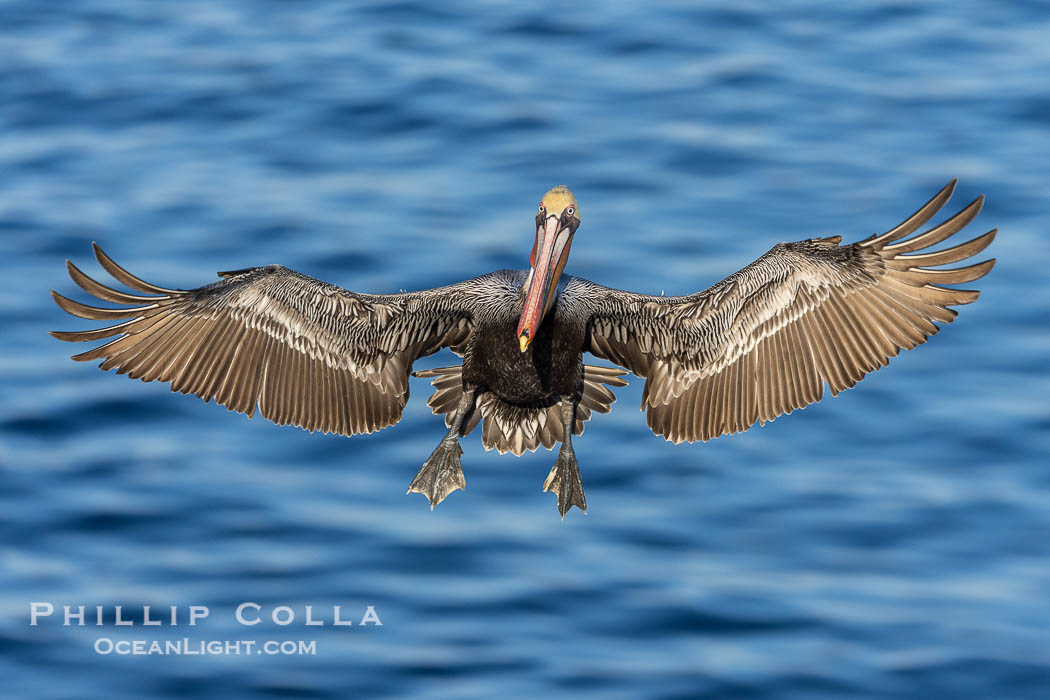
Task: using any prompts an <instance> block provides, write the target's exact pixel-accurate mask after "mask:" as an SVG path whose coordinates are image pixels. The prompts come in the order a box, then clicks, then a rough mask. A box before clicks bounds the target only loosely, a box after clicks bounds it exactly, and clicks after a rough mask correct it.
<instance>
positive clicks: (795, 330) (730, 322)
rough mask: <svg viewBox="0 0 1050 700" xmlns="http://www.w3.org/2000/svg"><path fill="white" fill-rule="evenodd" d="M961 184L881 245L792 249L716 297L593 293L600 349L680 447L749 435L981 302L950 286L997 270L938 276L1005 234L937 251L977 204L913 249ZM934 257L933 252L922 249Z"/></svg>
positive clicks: (820, 241) (714, 292) (752, 268)
mask: <svg viewBox="0 0 1050 700" xmlns="http://www.w3.org/2000/svg"><path fill="white" fill-rule="evenodd" d="M954 186H955V181H954V180H953V181H952V182H951V183H949V184H948V185H947V186H946V187H945V188H944V189H943V190H941V191H940V192H939V193H938V194H937V195H935V196H934V197H933V198H932V199H931V200H930V201H929V202H927V203H926V204H925V205H924V206H923V207H922V208H920V209H919V210H918V211H917V212H915V214H913V215H912V216H911V217H909V218H908V219H906V220H905V221H904V222H902V223H901V224H900V225H898V226H897V227H895V228H894V229H892V230H891V231H888V232H887V233H884V234H882V235H880V236H871V237H869V238H868V239H866V240H863V241H860V242H858V243H854V244H852V245H845V246H843V245H839V243H840V241H841V240H842V238H841V236H833V237H830V238H817V239H810V240H806V241H799V242H796V243H781V244H779V245H777V246H775V247H774V248H773V249H772V250H770V251H769V252H768V253H766V254H765V255H763V256H762V257H761V258H759V259H758V260H756V261H755V262H754V263H752V264H751V265H749V266H747V267H745V268H744V269H743V270H740V271H739V272H737V273H735V274H733V275H731V276H729V277H728V278H726V279H725V280H723V281H721V282H719V283H718V284H716V285H714V286H713V287H711V288H710V289H708V290H706V291H703V292H700V293H698V294H693V295H689V296H683V297H657V296H643V295H639V294H632V293H630V292H622V291H619V290H613V289H607V288H605V287H599V286H598V285H594V284H593V283H590V282H586V281H585V280H578V279H575V280H574V284H584V285H589V287H588V288H587V289H581V290H579V296H581V297H584V298H589V299H591V300H593V301H592V305H593V307H592V308H593V311H592V315H591V325H590V338H589V340H590V347H589V348H588V349H589V350H590V352H592V353H593V354H595V355H597V356H598V357H604V358H606V359H609V360H611V361H613V362H615V363H617V364H620V365H622V366H624V367H627V368H628V369H630V370H631V371H632V372H634V373H635V374H637V375H639V376H642V377H646V378H647V380H646V383H645V391H644V398H643V407H644V408H646V409H647V410H648V415H647V420H648V423H649V427H651V428H652V429H653V431H654V432H655V433H657V434H658V435H663V436H665V437H666V438H667V439H668V440H671V441H673V442H676V443H677V442H681V441H683V440H685V441H694V440H707V439H710V438H714V437H718V436H719V435H723V434H725V433H736V432H740V431H743V430H746V429H747V428H748V427H750V426H751V425H752V424H754V422H755V421H762V422H765V421H768V420H773V419H774V418H776V417H777V416H779V415H781V414H784V413H789V412H791V411H792V410H794V409H796V408H801V407H803V406H807V405H809V404H811V403H813V402H814V401H817V400H819V399H820V397H821V395H822V394H823V391H824V384H827V385H828V387H829V388H830V389H831V392H832V394H837V393H838V392H840V391H842V390H843V389H846V388H849V387H852V386H853V385H854V384H856V383H857V382H858V381H860V379H861V378H863V377H864V375H865V374H867V373H868V372H871V371H872V370H875V369H878V368H879V367H882V366H884V365H886V364H887V363H888V361H889V358H891V357H894V356H896V355H897V353H898V352H899V351H900V350H901V349H902V348H903V349H910V348H913V347H915V346H916V345H918V344H920V343H923V342H925V341H926V338H927V337H929V336H931V335H933V334H934V333H936V332H937V331H938V327H937V326H935V325H934V323H933V322H934V321H937V322H941V323H950V322H951V321H952V320H953V319H954V318H955V315H956V313H955V311H953V310H951V309H949V308H947V307H949V306H956V305H960V304H969V303H970V302H972V301H974V300H976V299H977V296H978V292H976V291H968V290H959V289H952V288H948V287H943V286H941V285H944V284H957V283H961V282H970V281H972V280H976V279H978V278H980V277H983V276H984V275H985V274H987V273H988V271H989V270H990V269H991V268H992V266H993V265H994V264H995V261H994V260H986V261H984V262H980V263H977V264H973V265H969V266H967V267H959V268H954V269H948V270H944V269H931V267H936V266H939V265H945V264H948V263H954V262H958V261H960V260H964V259H966V258H969V257H971V256H973V255H976V254H977V253H979V252H980V251H982V250H984V248H986V247H987V246H988V245H989V244H990V243H991V242H992V239H993V238H994V237H995V230H992V231H989V232H988V233H986V234H984V235H982V236H979V237H977V238H975V239H973V240H971V241H968V242H966V243H962V244H960V245H956V246H954V247H951V248H947V249H945V250H940V251H937V252H925V251H926V249H927V248H929V247H930V246H934V245H936V244H938V243H940V242H942V241H944V240H946V239H948V238H949V237H951V236H953V235H954V234H956V233H958V232H959V231H960V230H961V229H962V228H963V227H965V226H966V225H967V224H968V223H970V221H971V220H973V218H974V217H975V216H976V215H977V213H978V212H979V211H980V209H981V204H982V202H983V197H979V198H978V199H977V200H975V201H974V202H973V203H971V204H970V205H969V206H967V207H966V208H964V209H963V210H962V211H960V212H959V213H958V214H956V215H955V216H953V217H951V218H950V219H948V220H946V221H945V222H943V223H941V224H940V225H938V226H935V227H933V228H931V229H930V230H928V231H926V232H925V233H922V234H920V235H918V236H914V237H912V238H910V239H907V240H901V239H903V238H905V237H906V236H908V235H910V234H911V233H913V232H914V231H916V230H917V229H918V228H919V227H921V226H922V225H923V224H925V223H926V222H927V221H928V220H929V219H930V218H931V217H932V216H933V215H934V214H935V213H936V212H937V211H938V210H939V209H940V208H941V207H942V206H943V205H944V203H945V202H947V201H948V199H949V197H951V194H952V191H953V189H954ZM917 251H923V252H921V253H920V252H917Z"/></svg>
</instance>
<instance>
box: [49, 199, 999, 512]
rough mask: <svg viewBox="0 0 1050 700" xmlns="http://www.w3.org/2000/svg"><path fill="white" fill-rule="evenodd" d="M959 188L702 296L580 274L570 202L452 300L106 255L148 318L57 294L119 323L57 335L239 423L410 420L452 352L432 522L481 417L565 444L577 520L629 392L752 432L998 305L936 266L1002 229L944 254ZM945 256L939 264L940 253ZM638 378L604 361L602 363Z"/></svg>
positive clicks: (429, 479)
mask: <svg viewBox="0 0 1050 700" xmlns="http://www.w3.org/2000/svg"><path fill="white" fill-rule="evenodd" d="M954 188H955V181H954V180H953V181H952V182H951V183H949V184H948V185H947V186H946V187H944V189H942V190H941V191H940V192H938V193H937V194H936V195H935V196H934V197H933V198H932V199H930V201H929V202H927V203H926V204H924V205H923V206H922V207H921V208H920V209H919V210H918V211H916V212H915V213H914V214H912V215H911V216H910V217H908V218H907V219H905V220H904V221H903V222H902V223H901V224H899V225H897V226H896V227H894V228H893V229H891V230H889V231H887V232H886V233H883V234H882V235H872V236H870V237H868V238H866V239H864V240H862V241H859V242H857V243H853V244H851V245H839V243H840V242H841V240H842V237H841V236H831V237H827V238H810V239H808V240H804V241H798V242H795V243H780V244H778V245H776V246H774V247H773V249H772V250H770V251H769V252H768V253H766V254H765V255H763V256H762V257H760V258H759V259H758V260H756V261H755V262H753V263H752V264H750V265H748V266H747V267H745V268H744V269H742V270H740V271H739V272H736V273H734V274H732V275H730V276H729V277H727V278H726V279H724V280H722V281H721V282H719V283H717V284H715V285H714V286H712V287H711V288H709V289H707V290H705V291H702V292H697V293H695V294H690V295H688V296H676V297H665V296H652V295H646V294H634V293H632V292H624V291H620V290H617V289H610V288H608V287H603V286H600V285H597V284H595V283H593V282H589V281H587V280H585V279H581V278H579V277H572V276H569V275H563V274H562V270H563V269H564V268H565V262H566V259H567V258H568V255H569V247H570V245H571V244H572V239H573V236H574V235H575V233H576V230H577V228H578V227H579V225H580V208H579V204H578V203H577V202H576V197H575V196H574V195H573V193H572V192H570V191H569V189H568V188H567V187H565V186H558V187H555V188H553V189H551V190H550V191H548V192H547V193H546V194H545V195H544V196H543V199H542V201H541V202H540V205H539V211H538V212H537V213H536V227H535V230H536V235H535V241H534V243H533V246H532V257H531V260H530V262H531V267H530V269H529V270H500V271H498V272H493V273H490V274H487V275H483V276H481V277H475V278H474V279H471V280H467V281H466V282H460V283H458V284H453V285H450V286H448V287H441V288H439V289H431V290H427V291H422V292H408V293H401V294H389V295H384V294H361V293H358V292H351V291H347V290H345V289H342V288H340V287H337V286H334V285H331V284H327V283H325V282H321V281H320V280H316V279H313V278H312V277H307V276H306V275H302V274H300V273H298V272H294V271H292V270H289V269H286V268H284V267H281V266H280V265H270V266H268V267H254V268H248V269H244V270H236V271H232V272H220V273H219V276H220V277H221V278H222V280H221V281H219V282H215V283H213V284H209V285H207V286H204V287H200V288H198V289H191V290H182V289H167V288H164V287H158V286H156V285H154V284H150V283H148V282H145V281H143V280H141V279H139V278H138V277H135V276H134V275H132V274H131V273H129V272H127V271H126V270H124V269H123V268H122V267H120V266H118V265H117V264H116V263H115V262H113V260H111V259H110V258H109V256H107V255H106V254H105V253H103V252H102V250H101V249H100V248H99V247H98V246H97V245H95V246H94V250H95V256H96V258H97V259H98V262H99V263H100V264H101V265H102V267H103V268H105V269H106V270H107V271H108V272H109V273H110V274H111V275H112V276H113V277H114V278H116V279H117V280H118V281H120V282H122V283H123V284H125V285H126V286H128V287H129V288H131V289H133V290H135V291H136V292H140V293H136V294H132V293H128V292H123V291H118V290H115V289H112V288H110V287H107V286H104V285H102V284H100V283H99V282H96V281H95V280H93V279H91V278H90V277H88V276H87V275H85V274H84V273H83V272H81V271H80V270H79V269H78V268H77V267H76V266H74V265H73V264H72V263H71V262H68V261H67V267H68V269H69V274H70V276H71V277H72V278H73V281H74V282H76V283H77V284H78V285H79V286H80V287H82V288H83V289H84V290H86V291H87V292H88V293H90V294H92V295H94V296H96V297H98V298H99V299H102V300H104V301H108V302H113V303H116V304H124V305H133V306H131V307H130V308H97V307H93V306H86V305H84V304H81V303H79V302H76V301H73V300H71V299H67V298H66V297H64V296H62V295H60V294H57V293H55V292H52V295H53V296H54V298H55V301H56V302H57V303H58V305H59V306H60V307H62V308H63V309H64V310H66V311H68V312H69V313H71V314H73V315H75V316H80V317H82V318H88V319H96V320H102V321H117V320H119V321H120V322H119V323H116V324H115V325H109V326H107V327H105V328H100V329H98V330H88V331H74V332H54V333H53V335H54V336H55V337H57V338H60V339H61V340H69V341H84V340H99V339H102V338H110V337H113V336H116V338H115V339H114V340H111V341H109V342H108V343H106V344H104V345H102V346H100V347H97V348H95V349H93V350H89V351H87V352H84V353H81V354H79V355H75V356H74V357H73V359H74V360H84V361H87V360H102V363H101V364H100V367H101V368H102V369H103V370H109V369H116V370H117V373H118V374H127V375H128V376H130V377H134V378H138V379H142V380H143V381H153V380H160V381H164V382H169V383H170V384H171V388H172V390H173V391H179V392H182V393H184V394H186V393H192V394H196V395H197V396H199V397H201V398H203V399H204V400H205V401H208V400H211V399H215V401H216V403H219V404H222V405H224V406H226V407H227V408H228V409H229V410H231V411H237V412H239V413H245V414H247V415H248V416H252V415H253V414H254V412H255V410H256V408H258V409H259V411H260V412H261V413H262V415H263V416H265V417H266V418H268V419H270V420H272V421H274V422H275V423H279V424H288V423H291V424H293V425H297V426H299V427H301V428H305V429H306V430H310V431H313V430H321V431H324V432H326V433H329V432H334V433H340V434H342V435H354V434H356V433H367V432H372V431H374V430H379V429H380V428H384V427H386V426H389V425H393V424H394V423H396V422H397V421H398V420H399V419H400V418H401V411H402V409H403V408H404V406H405V402H406V401H407V400H408V384H409V382H408V380H409V376H410V372H411V369H412V363H413V362H415V360H416V359H417V358H419V357H422V356H424V355H430V354H432V353H434V352H437V351H438V350H439V349H441V348H445V347H448V348H451V349H452V351H453V352H454V353H456V354H457V355H460V356H461V357H462V358H463V363H462V365H457V366H454V367H442V368H439V369H431V370H426V371H421V372H416V373H415V376H420V377H433V378H434V379H433V385H434V386H435V387H436V391H435V393H434V395H433V396H432V397H431V398H430V401H429V405H430V406H431V407H432V408H433V410H434V413H436V414H444V415H445V423H446V425H447V427H448V429H449V430H448V434H447V435H445V437H444V439H442V441H441V443H440V444H439V445H438V446H437V448H436V449H435V450H434V452H433V453H432V454H431V455H430V457H429V459H427V460H426V462H425V463H424V464H423V467H422V469H420V470H419V473H418V474H417V475H416V477H415V478H414V479H413V480H412V483H411V485H410V486H409V489H408V491H409V493H412V492H416V493H421V494H423V495H425V496H426V497H427V499H428V500H429V501H430V504H431V508H433V507H434V506H435V505H436V504H438V503H440V502H441V501H442V500H444V498H445V497H446V496H447V495H448V494H449V493H451V492H452V491H454V490H456V489H461V488H464V486H465V481H464V478H463V468H462V466H461V463H460V455H461V454H462V453H463V450H462V449H461V448H460V446H459V438H460V437H461V436H463V435H467V434H468V433H470V431H471V430H473V429H474V428H475V427H476V426H478V425H481V426H482V428H481V440H482V443H483V444H484V446H485V448H486V449H493V448H494V449H496V450H498V451H499V452H501V453H503V452H513V453H514V454H515V455H521V454H522V453H523V452H524V451H525V450H535V449H536V448H538V447H539V446H540V445H543V446H544V447H546V448H548V449H551V448H553V446H554V445H555V443H559V442H560V443H561V448H560V450H559V452H558V459H557V461H556V462H555V464H554V467H553V468H552V469H551V471H550V474H549V475H548V476H547V479H546V481H545V482H544V484H543V489H544V491H553V492H555V494H556V495H557V499H558V501H557V504H558V511H559V512H560V513H561V515H562V517H563V518H564V517H565V513H566V512H567V511H568V510H569V509H570V508H571V507H572V506H577V507H579V508H580V509H581V510H583V511H584V512H586V509H587V501H586V498H585V497H584V492H583V484H582V483H581V481H580V472H579V468H578V465H577V462H576V456H575V454H574V452H573V447H572V436H573V435H579V434H580V433H582V432H583V424H584V422H585V421H587V420H588V419H589V418H590V416H591V413H592V412H594V411H597V412H599V413H606V412H608V411H609V408H610V406H611V404H612V403H613V401H614V400H615V399H614V397H613V393H612V391H611V390H610V389H609V387H620V386H624V385H626V382H625V381H624V380H623V379H622V375H624V374H626V373H627V371H626V370H629V371H631V372H633V373H634V374H636V375H638V376H639V377H644V378H645V380H646V382H645V388H644V391H643V398H642V408H643V410H645V411H646V412H647V419H648V423H649V427H650V428H652V430H653V432H655V433H656V434H658V435H662V436H664V437H665V438H666V439H668V440H671V441H673V442H675V443H678V442H682V441H683V440H684V441H688V442H692V441H696V440H708V439H711V438H714V437H718V436H719V435H724V434H726V433H737V432H741V431H744V430H747V429H748V428H749V427H750V426H751V425H753V424H754V423H755V422H756V421H758V422H761V423H765V421H769V420H773V419H774V418H776V417H777V416H779V415H781V414H784V413H790V412H791V411H792V410H794V409H796V408H801V407H803V406H806V405H808V404H811V403H813V402H814V401H817V400H819V399H820V398H821V395H822V394H823V391H824V385H825V384H826V385H827V386H828V388H829V389H830V390H831V393H832V394H837V393H838V392H840V391H842V390H843V389H846V388H848V387H852V386H853V385H854V384H856V383H857V382H858V381H859V380H860V379H861V378H862V377H864V375H865V374H867V373H868V372H871V371H872V370H875V369H878V368H879V367H882V366H884V365H886V364H887V363H888V361H889V358H891V357H894V356H895V355H896V354H897V353H898V352H899V351H900V350H901V349H902V348H904V349H910V348H913V347H915V346H916V345H919V344H920V343H923V342H925V341H926V338H927V337H929V336H931V335H933V334H934V333H936V332H937V331H938V330H939V329H938V327H937V326H936V325H934V322H935V321H936V322H940V323H950V322H951V321H952V320H953V319H954V318H955V315H956V312H955V311H953V310H950V309H948V308H947V307H949V306H956V305H961V304H969V303H971V302H973V301H974V300H975V299H977V296H978V292H976V291H966V290H959V289H954V288H949V287H945V286H943V285H945V284H957V283H961V282H970V281H972V280H976V279H978V278H980V277H982V276H984V275H985V274H987V272H988V271H989V270H990V269H991V268H992V266H993V265H994V263H995V261H994V260H987V261H985V262H980V263H977V264H973V265H969V266H967V267H959V268H954V269H933V268H937V267H938V266H941V265H945V264H948V263H955V262H958V261H960V260H964V259H966V258H969V257H971V256H973V255H975V254H977V253H978V252H980V251H982V250H983V249H984V248H985V247H987V246H988V245H989V244H990V243H991V242H992V239H993V238H994V237H995V230H994V229H993V230H992V231H989V232H988V233H986V234H984V235H982V236H978V237H977V238H974V239H973V240H970V241H968V242H966V243H962V244H960V245H956V246H954V247H951V248H947V249H944V250H940V251H937V252H927V249H928V248H929V247H931V246H934V245H936V244H938V243H940V242H942V241H944V240H946V239H947V238H949V237H951V236H953V235H954V234H956V233H958V232H959V231H960V230H961V229H962V228H963V227H965V226H966V225H967V224H969V223H970V221H971V220H972V219H973V218H974V217H975V216H976V215H977V213H978V211H980V209H981V204H982V201H983V196H982V197H978V198H977V199H976V200H975V201H973V202H972V203H971V204H969V205H968V206H966V207H965V208H964V209H963V210H962V211H960V212H959V213H958V214H956V215H955V216H953V217H951V218H949V219H947V220H946V221H944V222H943V223H941V224H939V225H936V226H934V227H932V228H930V229H929V230H928V231H926V232H924V233H921V234H919V235H916V236H913V237H911V238H907V237H908V236H909V235H910V234H912V233H914V232H915V231H916V230H918V229H919V228H920V227H921V226H923V225H924V224H925V223H926V222H927V221H929V220H930V219H931V218H932V217H933V216H934V214H935V213H936V212H937V211H938V210H939V209H940V208H941V207H942V206H943V205H944V204H945V202H947V201H948V199H949V198H950V197H951V195H952V192H953V190H954ZM920 251H923V252H920ZM584 352H589V353H591V354H592V355H594V356H596V357H599V358H603V359H606V360H609V361H611V362H613V363H615V364H617V365H620V366H621V367H624V368H626V370H621V369H614V368H608V367H599V366H594V365H588V364H584V362H583V354H584Z"/></svg>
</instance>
